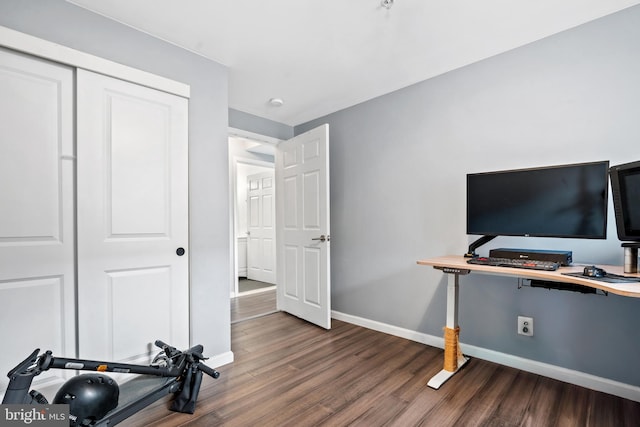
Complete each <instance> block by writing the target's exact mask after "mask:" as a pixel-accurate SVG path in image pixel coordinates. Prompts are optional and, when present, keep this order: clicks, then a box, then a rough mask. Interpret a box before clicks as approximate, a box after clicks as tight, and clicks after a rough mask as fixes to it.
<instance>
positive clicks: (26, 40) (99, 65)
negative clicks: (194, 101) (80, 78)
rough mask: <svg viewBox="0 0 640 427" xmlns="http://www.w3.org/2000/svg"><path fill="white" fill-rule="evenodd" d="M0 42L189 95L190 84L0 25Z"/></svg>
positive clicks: (63, 62) (112, 75)
mask: <svg viewBox="0 0 640 427" xmlns="http://www.w3.org/2000/svg"><path fill="white" fill-rule="evenodd" d="M0 46H2V47H6V48H8V49H13V50H16V51H19V52H22V53H26V54H29V55H33V56H36V57H39V58H43V59H47V60H50V61H54V62H57V63H60V64H65V65H69V66H71V67H75V68H82V69H85V70H89V71H94V72H96V73H100V74H104V75H107V76H110V77H115V78H117V79H120V80H125V81H128V82H131V83H136V84H139V85H142V86H147V87H151V88H154V89H158V90H161V91H163V92H168V93H172V94H174V95H178V96H181V97H183V98H189V96H190V92H191V89H190V86H189V85H187V84H185V83H180V82H177V81H175V80H171V79H168V78H165V77H162V76H157V75H155V74H152V73H148V72H146V71H142V70H138V69H135V68H132V67H129V66H126V65H123V64H119V63H117V62H113V61H109V60H108V59H104V58H100V57H98V56H94V55H91V54H89V53H85V52H80V51H78V50H75V49H72V48H69V47H66V46H62V45H59V44H56V43H53V42H50V41H48V40H44V39H40V38H38V37H34V36H31V35H29V34H25V33H21V32H19V31H16V30H12V29H10V28H7V27H3V26H0Z"/></svg>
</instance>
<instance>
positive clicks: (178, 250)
mask: <svg viewBox="0 0 640 427" xmlns="http://www.w3.org/2000/svg"><path fill="white" fill-rule="evenodd" d="M184 253H185V250H184V248H178V249H176V255H178V256H182V255H184Z"/></svg>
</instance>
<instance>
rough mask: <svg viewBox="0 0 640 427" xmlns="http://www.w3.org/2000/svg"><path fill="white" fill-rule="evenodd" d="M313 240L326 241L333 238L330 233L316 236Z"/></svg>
mask: <svg viewBox="0 0 640 427" xmlns="http://www.w3.org/2000/svg"><path fill="white" fill-rule="evenodd" d="M311 240H320V241H321V242H324V241H328V240H331V238H330V237H329V236H328V235H327V236H325V235H324V234H321V235H320V237H314V238H313V239H311Z"/></svg>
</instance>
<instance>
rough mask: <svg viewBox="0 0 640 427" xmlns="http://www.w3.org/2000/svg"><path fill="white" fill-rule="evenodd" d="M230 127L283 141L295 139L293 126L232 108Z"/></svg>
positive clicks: (230, 109)
mask: <svg viewBox="0 0 640 427" xmlns="http://www.w3.org/2000/svg"><path fill="white" fill-rule="evenodd" d="M229 126H230V127H232V128H236V129H242V130H246V131H249V132H253V133H257V134H258V135H264V136H270V137H272V138H278V139H282V140H287V139H291V138H292V137H293V128H292V127H291V126H288V125H285V124H282V123H278V122H274V121H273V120H269V119H265V118H263V117H258V116H254V115H253V114H249V113H245V112H243V111H238V110H234V109H232V108H229Z"/></svg>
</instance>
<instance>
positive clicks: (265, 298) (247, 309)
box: [231, 290, 276, 324]
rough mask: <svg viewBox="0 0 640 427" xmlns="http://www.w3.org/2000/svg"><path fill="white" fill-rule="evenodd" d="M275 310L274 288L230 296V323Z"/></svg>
mask: <svg viewBox="0 0 640 427" xmlns="http://www.w3.org/2000/svg"><path fill="white" fill-rule="evenodd" d="M275 312H276V291H275V290H270V291H264V292H259V293H257V294H251V295H246V296H240V297H237V298H231V324H234V323H237V322H241V321H244V320H247V319H253V318H256V317H260V316H264V315H265V314H271V313H275Z"/></svg>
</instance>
